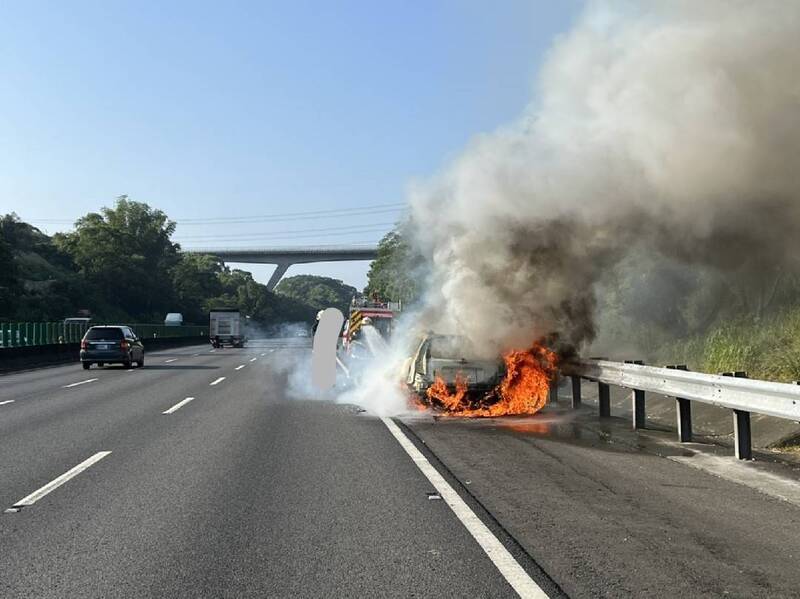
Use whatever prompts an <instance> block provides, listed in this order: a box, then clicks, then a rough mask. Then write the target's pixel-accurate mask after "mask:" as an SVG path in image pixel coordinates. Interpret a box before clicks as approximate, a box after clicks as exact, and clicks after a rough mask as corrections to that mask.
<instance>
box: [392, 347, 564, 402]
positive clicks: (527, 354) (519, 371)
mask: <svg viewBox="0 0 800 599" xmlns="http://www.w3.org/2000/svg"><path fill="white" fill-rule="evenodd" d="M468 347H469V344H468V343H467V341H466V340H465V339H463V338H461V337H458V336H455V335H433V334H431V335H428V336H426V337H424V338H423V339H422V341H421V342H420V343H419V345H418V346H417V349H416V351H415V352H414V354H413V355H412V356H411V357H410V358H408V359H406V361H405V363H404V366H403V373H404V375H405V381H404V382H405V384H406V385H407V387H408V388H409V390H410V391H411V392H412V396H413V400H414V401H415V402H416V403H417V404H418V405H419V406H420V407H421V408H433V409H435V410H437V411H440V412H442V413H445V414H448V415H453V416H468V417H476V416H477V417H482V416H505V415H513V414H535V413H536V412H538V411H539V410H540V409H541V408H542V407H544V405H545V403H546V402H547V396H548V390H549V386H550V383H551V381H552V380H554V378H555V377H556V375H557V370H558V368H557V362H558V358H557V356H556V354H555V353H554V352H553V351H551V350H550V349H549V348H548V347H547V346H546V345H544V344H543V343H542V342H537V343H534V344H533V345H532V346H531V347H530V348H529V349H526V350H511V351H508V352H506V353H505V354H504V355H503V357H502V359H500V358H498V359H496V360H477V359H467V358H466V357H464V351H465V350H464V348H468Z"/></svg>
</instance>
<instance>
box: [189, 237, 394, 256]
mask: <svg viewBox="0 0 800 599" xmlns="http://www.w3.org/2000/svg"><path fill="white" fill-rule="evenodd" d="M379 242H380V239H372V240H369V241H353V242H348V243H315V244H313V245H314V247H315V248H326V247H331V248H354V249H355V248H359V247H372V246H375V245H378V243H379ZM309 245H310V244H308V243H304V244H302V245H282V246H280V247H276V248H275V249H281V250H293V249H304V248H307V247H308V246H309ZM222 249H225V250H250V249H254V248H253V246H252V245H226V246H225V247H224V248H220V247H208V246H203V245H196V246H190V247H181V250H182V251H184V252H208V253H212V254H213V253H214V251H215V250H216V251H219V250H222ZM256 249H260V248H256Z"/></svg>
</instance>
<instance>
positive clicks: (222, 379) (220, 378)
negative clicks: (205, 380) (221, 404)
mask: <svg viewBox="0 0 800 599" xmlns="http://www.w3.org/2000/svg"><path fill="white" fill-rule="evenodd" d="M224 380H225V377H224V376H221V377H219V378H218V379H217V380H216V381H214V382H213V383H210V384H209V387H213V386H214V385H219V384H220V383H221V382H222V381H224Z"/></svg>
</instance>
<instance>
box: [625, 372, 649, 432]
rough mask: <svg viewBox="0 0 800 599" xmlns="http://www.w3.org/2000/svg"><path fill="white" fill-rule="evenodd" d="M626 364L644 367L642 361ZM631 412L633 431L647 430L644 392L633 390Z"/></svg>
mask: <svg viewBox="0 0 800 599" xmlns="http://www.w3.org/2000/svg"><path fill="white" fill-rule="evenodd" d="M625 363H626V364H638V365H639V366H644V362H643V361H642V360H625ZM631 410H632V412H633V430H639V429H642V428H647V427H646V424H647V417H646V416H645V407H644V391H642V390H641V389H633V390H632V391H631Z"/></svg>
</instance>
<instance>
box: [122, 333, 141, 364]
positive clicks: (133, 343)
mask: <svg viewBox="0 0 800 599" xmlns="http://www.w3.org/2000/svg"><path fill="white" fill-rule="evenodd" d="M125 340H126V341H127V342H128V345H130V347H131V360H133V361H136V360H141V359H142V343H141V341H139V339H138V338H137V337H136V333H134V332H133V330H132V329H131V328H130V327H125Z"/></svg>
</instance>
